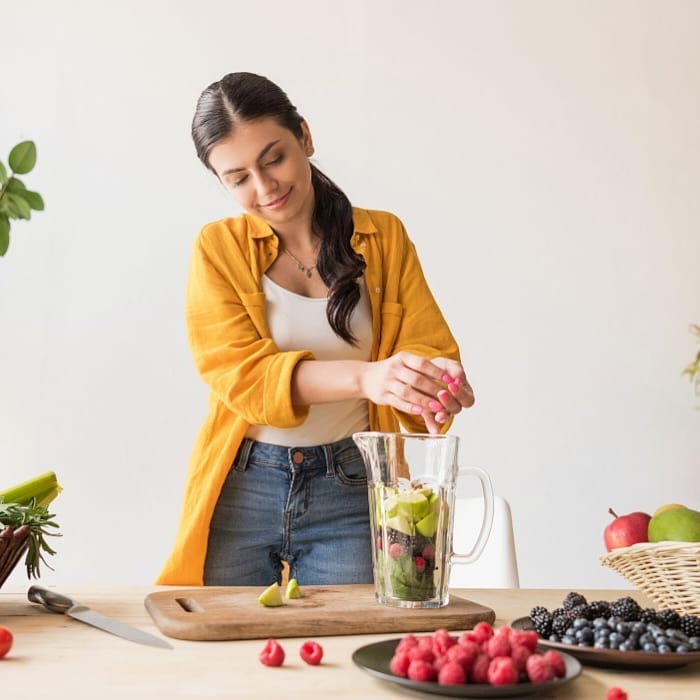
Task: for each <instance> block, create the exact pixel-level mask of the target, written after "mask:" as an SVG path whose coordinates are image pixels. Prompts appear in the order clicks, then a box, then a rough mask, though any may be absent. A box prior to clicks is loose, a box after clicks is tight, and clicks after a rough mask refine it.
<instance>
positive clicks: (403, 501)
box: [397, 490, 430, 523]
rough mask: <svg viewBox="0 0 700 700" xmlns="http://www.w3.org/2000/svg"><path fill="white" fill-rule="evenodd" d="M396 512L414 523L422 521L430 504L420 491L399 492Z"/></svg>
mask: <svg viewBox="0 0 700 700" xmlns="http://www.w3.org/2000/svg"><path fill="white" fill-rule="evenodd" d="M397 508H398V512H399V513H400V514H402V515H405V516H406V517H407V518H410V519H411V520H412V521H413V522H414V523H415V522H418V521H419V520H422V519H423V518H424V517H425V516H426V515H427V514H428V512H429V511H430V503H429V502H428V499H427V498H426V497H425V494H423V493H421V492H420V491H417V490H416V491H414V490H411V491H399V494H398V505H397Z"/></svg>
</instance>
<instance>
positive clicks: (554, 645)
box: [510, 617, 700, 671]
mask: <svg viewBox="0 0 700 700" xmlns="http://www.w3.org/2000/svg"><path fill="white" fill-rule="evenodd" d="M510 626H511V627H512V628H513V629H516V630H533V629H535V628H534V626H533V624H532V620H530V618H529V617H519V618H518V619H517V620H513V622H511V624H510ZM539 645H540V646H541V647H543V648H544V649H556V650H557V651H559V652H564V653H566V654H571V656H574V657H576V658H577V659H578V660H579V661H580V662H581V663H582V664H586V665H587V666H600V667H601V668H633V669H635V670H637V671H661V670H669V669H672V668H682V667H683V666H687V665H688V664H692V663H694V662H696V661H700V651H686V652H684V653H682V654H676V653H670V654H659V653H658V652H652V651H618V650H617V649H595V648H593V647H578V646H574V645H573V644H562V643H561V642H550V641H549V640H548V639H540V641H539Z"/></svg>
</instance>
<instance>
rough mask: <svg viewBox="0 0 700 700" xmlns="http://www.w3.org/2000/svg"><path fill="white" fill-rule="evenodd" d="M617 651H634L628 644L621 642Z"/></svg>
mask: <svg viewBox="0 0 700 700" xmlns="http://www.w3.org/2000/svg"><path fill="white" fill-rule="evenodd" d="M618 649H619V650H620V651H632V649H634V647H633V646H632V645H631V644H630V643H629V642H622V644H620V646H619V647H618Z"/></svg>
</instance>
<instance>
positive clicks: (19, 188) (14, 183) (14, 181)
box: [7, 177, 27, 192]
mask: <svg viewBox="0 0 700 700" xmlns="http://www.w3.org/2000/svg"><path fill="white" fill-rule="evenodd" d="M26 189H27V188H26V187H25V185H24V183H23V182H22V181H21V180H20V179H19V178H18V177H11V178H10V181H9V182H8V183H7V191H8V192H23V191H24V190H26Z"/></svg>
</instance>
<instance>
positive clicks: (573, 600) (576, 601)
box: [562, 591, 588, 610]
mask: <svg viewBox="0 0 700 700" xmlns="http://www.w3.org/2000/svg"><path fill="white" fill-rule="evenodd" d="M587 602H588V601H587V600H586V599H585V598H584V597H583V596H582V595H581V594H580V593H576V592H575V591H571V593H567V594H566V598H564V601H563V603H562V605H563V606H564V610H571V608H575V607H578V606H579V605H586V603H587Z"/></svg>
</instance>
